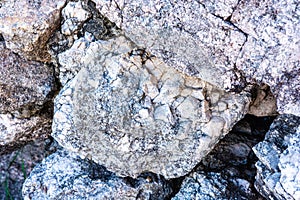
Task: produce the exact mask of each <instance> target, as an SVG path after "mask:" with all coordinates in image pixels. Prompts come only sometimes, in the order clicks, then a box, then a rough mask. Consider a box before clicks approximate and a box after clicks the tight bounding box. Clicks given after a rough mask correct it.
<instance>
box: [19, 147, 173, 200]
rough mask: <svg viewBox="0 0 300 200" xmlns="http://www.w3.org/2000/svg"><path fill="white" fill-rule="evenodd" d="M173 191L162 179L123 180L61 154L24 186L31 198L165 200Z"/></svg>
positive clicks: (45, 163) (36, 170)
mask: <svg viewBox="0 0 300 200" xmlns="http://www.w3.org/2000/svg"><path fill="white" fill-rule="evenodd" d="M171 192H172V189H171V188H170V185H169V184H168V182H166V181H165V180H164V179H163V178H162V177H160V176H157V175H155V174H151V173H145V174H143V175H142V176H140V177H138V178H137V179H132V178H121V177H118V176H116V175H115V174H113V173H112V172H109V171H107V170H106V169H105V168H104V167H102V166H98V165H96V164H95V163H91V162H90V161H87V160H82V159H80V158H79V157H78V156H77V155H75V154H72V153H67V152H66V151H58V152H56V153H54V154H52V155H50V156H49V157H47V158H46V159H44V161H43V162H42V163H41V164H40V165H39V166H37V167H35V168H34V169H33V171H32V172H31V174H30V177H29V178H28V179H26V181H25V183H24V185H23V190H22V193H23V197H24V199H25V200H27V199H165V198H167V197H168V196H169V195H170V194H171Z"/></svg>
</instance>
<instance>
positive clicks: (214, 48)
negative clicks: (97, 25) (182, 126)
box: [95, 0, 246, 88]
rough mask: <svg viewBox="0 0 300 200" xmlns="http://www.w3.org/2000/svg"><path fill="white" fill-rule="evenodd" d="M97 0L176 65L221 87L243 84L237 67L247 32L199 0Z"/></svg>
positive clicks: (130, 32) (129, 33) (127, 29)
mask: <svg viewBox="0 0 300 200" xmlns="http://www.w3.org/2000/svg"><path fill="white" fill-rule="evenodd" d="M95 2H96V3H97V8H98V9H99V10H100V12H101V13H102V14H104V15H105V16H107V17H108V18H109V19H110V20H111V21H113V22H115V23H116V24H117V25H118V26H119V27H120V28H121V29H122V30H123V31H124V32H125V34H126V36H128V37H129V38H130V39H131V40H132V41H133V42H135V43H136V44H137V45H138V46H140V47H146V48H147V49H148V50H149V51H150V52H151V53H152V54H154V55H155V56H157V57H159V58H161V59H163V60H164V61H165V62H166V63H167V64H169V65H170V66H173V67H175V68H176V69H179V70H181V71H184V72H185V73H187V74H189V75H193V76H197V77H199V78H201V79H203V80H205V81H208V82H210V83H212V84H214V85H216V86H218V87H220V88H234V87H243V83H242V82H241V80H240V74H239V73H238V72H235V71H232V70H233V69H234V67H235V62H236V59H237V57H238V55H239V52H240V50H241V48H242V46H243V44H244V42H245V41H246V36H245V34H243V33H242V32H241V31H239V30H238V29H237V28H235V27H234V26H232V25H231V24H229V23H226V22H225V21H224V20H222V19H220V18H219V17H217V16H215V15H213V14H211V13H209V12H207V10H206V9H205V7H204V6H203V5H202V4H201V3H199V2H198V1H190V0H189V1H183V0H179V1H176V2H173V1H169V0H154V1H143V0H138V1H109V0H96V1H95Z"/></svg>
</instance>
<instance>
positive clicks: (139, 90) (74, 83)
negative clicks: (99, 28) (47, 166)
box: [52, 36, 250, 179]
mask: <svg viewBox="0 0 300 200" xmlns="http://www.w3.org/2000/svg"><path fill="white" fill-rule="evenodd" d="M133 47H134V45H133V44H132V43H131V42H129V41H128V40H126V39H125V38H124V37H123V36H121V37H117V38H114V39H111V40H109V41H96V42H92V43H91V44H90V46H89V48H88V49H87V50H86V54H85V56H84V57H83V58H82V60H83V61H84V67H83V68H82V69H81V70H80V71H79V73H78V74H77V75H76V76H75V78H74V79H72V80H71V81H70V82H68V83H67V84H66V85H65V87H64V88H63V89H62V91H61V92H60V94H59V95H58V96H57V98H56V99H55V114H54V123H53V133H52V135H53V137H54V138H55V139H56V140H57V141H58V142H59V143H60V144H61V145H62V146H63V147H65V148H66V149H68V150H71V151H74V152H78V153H79V154H80V155H81V156H83V157H88V158H92V159H93V160H94V161H95V162H97V163H99V164H101V165H104V166H105V167H106V168H107V169H108V170H110V171H113V172H115V173H116V174H117V175H119V176H131V177H137V176H138V175H139V174H140V173H142V172H145V171H151V172H154V173H157V174H161V175H163V176H164V177H165V178H167V179H170V178H174V177H179V176H183V175H185V174H187V173H188V172H189V171H191V169H192V168H193V167H195V165H196V164H197V163H198V162H199V161H200V160H201V158H202V157H203V156H205V155H206V154H207V153H208V152H209V151H210V150H211V149H212V148H213V146H214V145H215V144H216V143H217V141H218V140H219V139H220V138H222V137H223V136H224V135H225V134H227V133H228V132H229V130H230V129H231V128H232V126H233V125H234V124H235V123H236V122H237V121H239V120H240V119H241V118H242V117H243V116H244V114H245V113H246V112H247V111H248V105H249V101H250V99H249V95H248V93H246V92H245V93H241V94H232V93H226V92H224V91H222V90H219V89H218V88H216V87H215V86H212V85H210V84H209V83H207V82H204V81H202V80H200V79H198V78H195V77H191V76H188V75H185V74H183V73H181V72H178V71H177V70H175V69H173V68H170V67H168V66H167V65H166V64H165V63H164V62H162V61H160V60H159V59H157V58H155V57H151V56H149V55H148V54H147V53H146V52H144V51H139V50H136V51H132V48H133ZM127 52H130V53H129V54H128V53H127Z"/></svg>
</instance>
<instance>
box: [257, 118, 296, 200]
mask: <svg viewBox="0 0 300 200" xmlns="http://www.w3.org/2000/svg"><path fill="white" fill-rule="evenodd" d="M253 150H254V152H255V154H256V155H257V157H258V159H259V161H258V162H257V163H256V167H257V170H258V172H257V176H256V183H255V187H256V188H257V189H258V191H259V192H260V193H261V194H263V195H264V196H265V197H266V198H268V199H282V200H283V199H299V198H300V176H299V171H300V169H299V168H300V161H299V159H298V158H299V156H300V118H299V117H296V116H293V115H280V116H279V117H278V118H277V119H275V121H274V122H273V124H272V125H271V128H270V130H269V132H268V133H267V135H266V137H265V140H264V141H263V142H260V143H258V144H257V145H256V146H255V147H254V148H253Z"/></svg>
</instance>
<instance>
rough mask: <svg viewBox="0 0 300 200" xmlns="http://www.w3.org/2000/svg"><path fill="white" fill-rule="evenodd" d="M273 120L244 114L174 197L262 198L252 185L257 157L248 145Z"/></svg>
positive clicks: (260, 136)
mask: <svg viewBox="0 0 300 200" xmlns="http://www.w3.org/2000/svg"><path fill="white" fill-rule="evenodd" d="M273 119H274V118H273V117H263V118H257V117H254V116H251V115H246V117H245V118H244V119H242V120H241V121H239V122H238V123H237V124H236V125H235V126H234V127H233V129H232V131H231V132H230V133H229V134H227V135H226V136H225V137H224V138H223V139H222V140H220V142H219V143H218V144H217V145H216V146H215V148H214V149H213V150H212V151H211V152H210V153H209V154H208V155H207V156H205V157H204V158H203V159H202V160H201V162H200V163H199V165H198V166H197V167H196V168H195V169H194V170H193V172H192V173H191V174H189V175H188V176H187V177H185V179H184V181H183V183H182V185H181V188H180V190H179V192H178V193H177V194H176V195H175V197H174V198H173V199H263V198H262V196H261V195H259V194H258V192H257V191H256V190H255V188H254V184H253V183H254V178H255V175H256V167H255V162H256V161H257V158H256V156H255V154H254V153H253V151H252V150H251V148H252V147H253V146H254V145H255V144H257V143H258V142H259V141H261V140H262V138H263V136H264V134H265V133H266V132H267V131H268V128H269V126H270V124H271V123H272V121H273Z"/></svg>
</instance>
